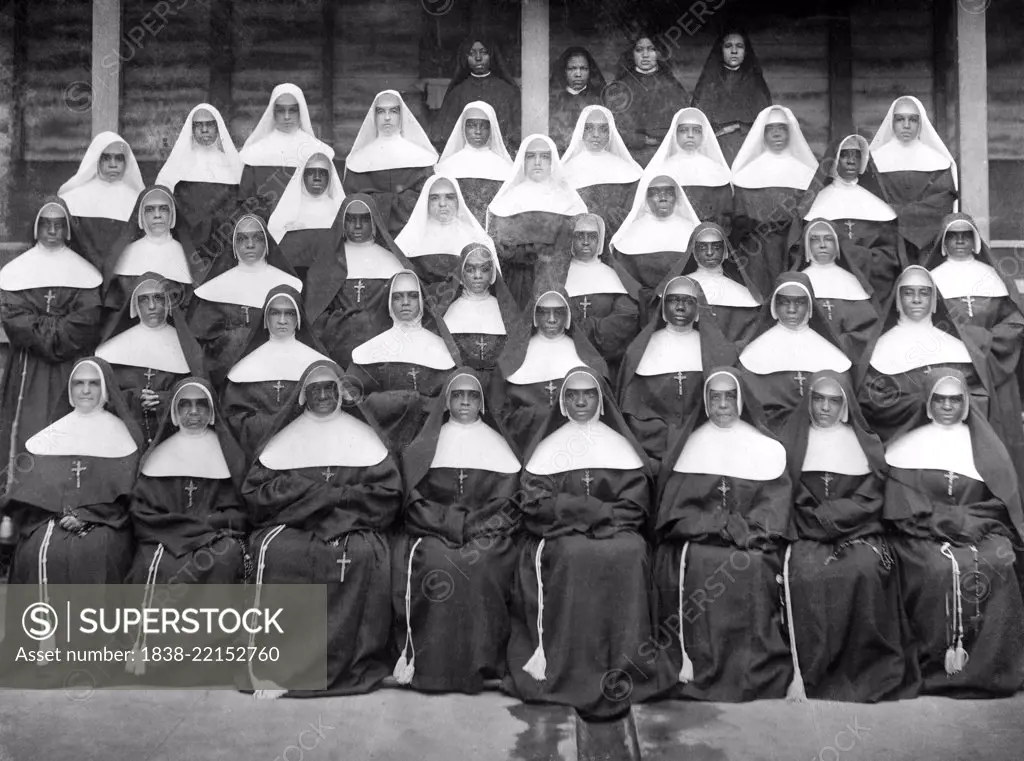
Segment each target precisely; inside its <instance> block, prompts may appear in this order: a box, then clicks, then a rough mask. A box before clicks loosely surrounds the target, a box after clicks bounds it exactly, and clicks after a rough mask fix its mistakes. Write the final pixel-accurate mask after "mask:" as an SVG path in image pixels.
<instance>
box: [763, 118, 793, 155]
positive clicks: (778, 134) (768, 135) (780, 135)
mask: <svg viewBox="0 0 1024 761" xmlns="http://www.w3.org/2000/svg"><path fill="white" fill-rule="evenodd" d="M764 144H765V145H766V146H767V147H768V150H770V151H771V152H772V153H782V152H783V151H784V150H786V148H787V147H789V125H788V124H766V125H765V128H764Z"/></svg>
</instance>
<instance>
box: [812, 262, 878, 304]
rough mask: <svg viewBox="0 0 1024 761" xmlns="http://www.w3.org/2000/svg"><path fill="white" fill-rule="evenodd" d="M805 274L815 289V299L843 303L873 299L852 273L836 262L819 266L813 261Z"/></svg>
mask: <svg viewBox="0 0 1024 761" xmlns="http://www.w3.org/2000/svg"><path fill="white" fill-rule="evenodd" d="M803 273H804V274H805V275H807V278H808V279H809V280H810V281H811V287H812V288H814V299H815V300H816V301H821V299H840V300H843V301H869V300H870V299H871V297H870V296H869V295H868V292H867V291H865V290H864V286H863V285H861V282H860V281H859V280H858V279H857V278H856V277H854V275H853V273H852V272H847V271H846V270H844V269H843V268H842V267H840V266H839V265H838V264H836V263H835V262H832V263H830V264H818V263H817V262H814V261H812V262H811V263H810V264H808V265H807V266H806V267H805V268H804V269H803Z"/></svg>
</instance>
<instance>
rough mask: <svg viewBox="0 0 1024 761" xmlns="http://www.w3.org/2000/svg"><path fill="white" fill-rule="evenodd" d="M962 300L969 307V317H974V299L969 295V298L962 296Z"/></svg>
mask: <svg viewBox="0 0 1024 761" xmlns="http://www.w3.org/2000/svg"><path fill="white" fill-rule="evenodd" d="M960 300H961V301H962V302H964V303H965V304H966V305H967V316H968V317H974V297H973V296H971V295H970V294H968V295H967V296H962V297H961V298H960Z"/></svg>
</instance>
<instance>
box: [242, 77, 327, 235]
mask: <svg viewBox="0 0 1024 761" xmlns="http://www.w3.org/2000/svg"><path fill="white" fill-rule="evenodd" d="M315 153H323V154H324V155H325V156H327V158H329V159H333V158H334V149H333V148H331V146H329V145H327V144H326V143H324V142H322V141H321V140H319V139H318V138H317V136H316V133H315V132H314V131H313V122H312V121H311V120H310V118H309V106H307V105H306V96H305V95H303V93H302V90H301V89H299V88H298V87H297V86H296V85H293V84H291V83H290V82H285V83H284V84H280V85H278V86H277V87H275V88H274V89H273V91H272V92H271V93H270V102H269V103H268V104H267V108H266V110H264V112H263V116H261V117H260V120H259V122H258V123H257V124H256V128H255V129H254V130H253V131H252V134H251V135H249V137H248V139H247V140H246V141H245V145H243V146H242V150H241V151H240V152H239V156H240V157H241V159H242V163H243V164H244V165H245V166H244V168H243V169H242V179H241V184H240V188H239V195H240V197H241V200H242V202H243V204H244V205H245V208H246V210H247V211H254V212H256V213H258V214H260V216H262V217H263V218H264V219H267V218H268V217H269V216H270V215H271V214H273V213H274V209H275V208H276V207H277V204H278V201H280V200H281V194H282V193H283V192H284V189H285V188H286V187H288V181H289V180H291V178H292V175H293V174H295V171H296V170H297V169H298V168H299V167H302V166H304V165H305V163H306V161H307V160H308V159H309V158H310V157H312V156H313V154H315Z"/></svg>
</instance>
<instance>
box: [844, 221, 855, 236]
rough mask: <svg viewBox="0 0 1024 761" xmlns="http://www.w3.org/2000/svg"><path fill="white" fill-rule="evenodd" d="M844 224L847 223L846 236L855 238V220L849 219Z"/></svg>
mask: <svg viewBox="0 0 1024 761" xmlns="http://www.w3.org/2000/svg"><path fill="white" fill-rule="evenodd" d="M843 224H844V225H846V237H847V238H848V239H849V240H853V221H852V220H849V219H848V220H846V221H845V222H843Z"/></svg>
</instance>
